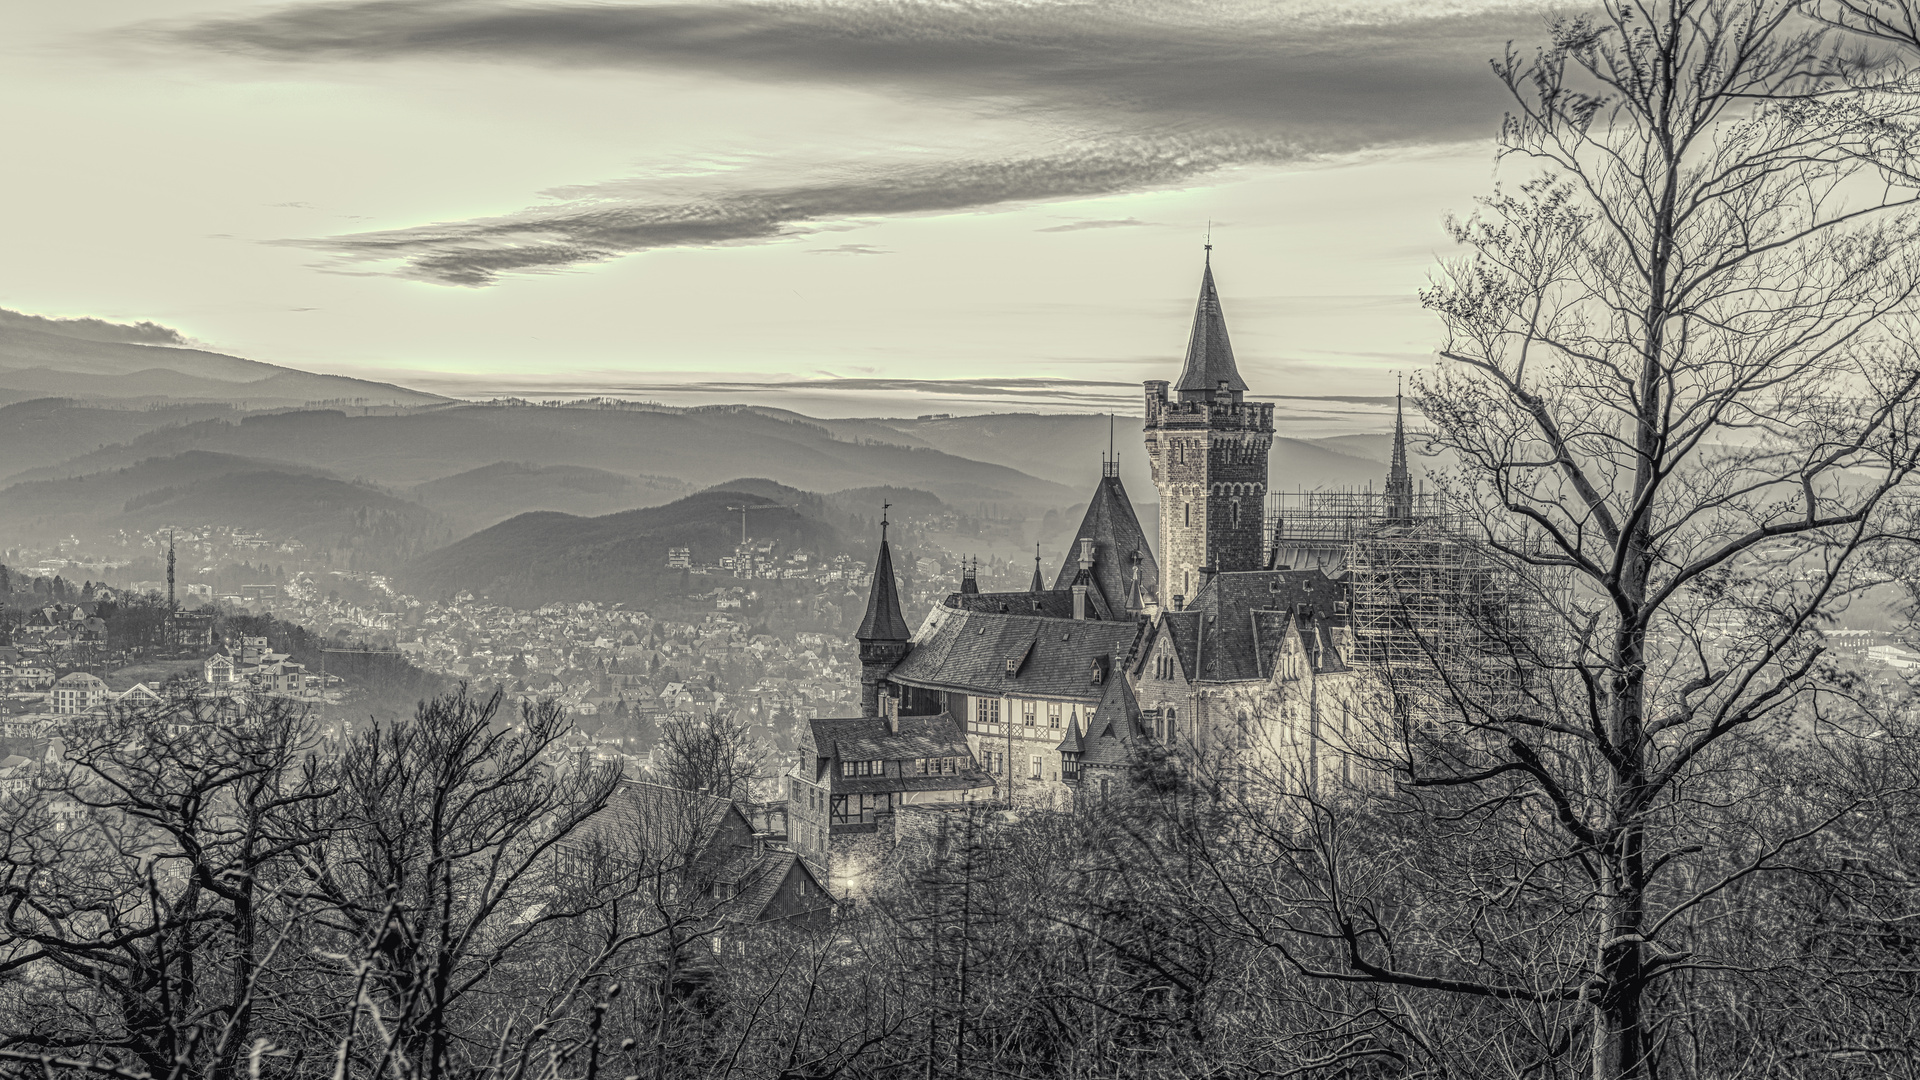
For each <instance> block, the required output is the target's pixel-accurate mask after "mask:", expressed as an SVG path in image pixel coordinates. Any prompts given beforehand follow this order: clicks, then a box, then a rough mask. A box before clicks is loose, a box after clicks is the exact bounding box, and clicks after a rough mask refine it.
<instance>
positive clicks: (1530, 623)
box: [1267, 489, 1551, 719]
mask: <svg viewBox="0 0 1920 1080" xmlns="http://www.w3.org/2000/svg"><path fill="white" fill-rule="evenodd" d="M1267 523H1268V528H1267V536H1268V544H1269V546H1268V565H1270V566H1274V567H1276V568H1277V567H1283V566H1284V567H1291V568H1294V569H1304V568H1308V567H1319V568H1321V569H1322V570H1324V571H1325V572H1327V573H1328V574H1329V575H1332V576H1338V577H1340V578H1342V579H1343V580H1344V581H1345V583H1346V585H1347V590H1348V591H1347V595H1348V601H1347V602H1348V618H1349V625H1350V626H1351V628H1352V633H1353V662H1354V664H1355V666H1357V667H1359V668H1361V669H1362V670H1366V671H1369V672H1372V673H1374V674H1376V675H1378V676H1380V677H1381V678H1382V679H1383V681H1384V683H1385V685H1386V686H1387V687H1388V688H1389V689H1390V690H1391V693H1392V695H1393V699H1394V704H1395V709H1396V711H1397V712H1399V713H1400V714H1401V715H1402V716H1405V717H1409V718H1412V717H1420V718H1423V719H1439V718H1441V717H1442V716H1444V715H1445V714H1447V713H1453V714H1454V715H1457V714H1458V708H1457V705H1456V704H1455V701H1456V697H1457V696H1465V697H1467V698H1468V699H1470V700H1473V701H1475V702H1476V703H1477V704H1479V705H1481V706H1483V707H1491V708H1500V707H1502V706H1503V704H1510V703H1512V702H1513V701H1514V700H1515V699H1516V698H1517V697H1518V696H1519V695H1520V694H1521V693H1522V692H1523V691H1524V689H1525V687H1526V685H1527V682H1528V680H1529V677H1530V675H1529V673H1530V672H1532V671H1534V670H1537V667H1538V663H1537V661H1538V659H1539V657H1538V656H1537V655H1531V654H1532V653H1533V652H1534V651H1535V650H1537V649H1538V648H1540V647H1541V642H1542V640H1543V636H1544V635H1543V633H1542V631H1543V630H1544V629H1545V627H1546V626H1547V624H1548V621H1549V620H1548V619H1547V618H1546V616H1547V615H1548V611H1549V601H1550V596H1551V591H1550V589H1549V588H1548V585H1549V578H1548V575H1546V574H1544V573H1543V572H1542V571H1541V569H1540V568H1539V567H1537V566H1534V565H1532V564H1530V563H1528V562H1527V561H1526V560H1523V559H1518V558H1514V557H1513V556H1512V555H1511V554H1510V553H1509V552H1501V551H1496V550H1494V549H1492V548H1491V547H1490V546H1489V545H1488V544H1487V543H1486V540H1485V532H1484V529H1483V527H1482V526H1481V524H1480V523H1479V522H1478V521H1477V520H1475V519H1473V518H1471V517H1470V516H1469V515H1467V514H1466V513H1464V512H1463V511H1462V509H1461V508H1459V507H1458V506H1455V505H1453V504H1451V503H1450V502H1449V501H1448V500H1446V499H1445V498H1444V497H1442V496H1440V495H1430V494H1425V493H1421V494H1415V495H1412V496H1411V497H1408V496H1405V495H1403V496H1402V497H1401V499H1400V500H1399V501H1398V503H1397V504H1396V503H1395V502H1394V501H1392V500H1391V498H1390V496H1389V495H1388V494H1387V493H1385V492H1378V491H1373V490H1370V489H1334V490H1323V491H1308V492H1299V493H1287V494H1276V495H1274V496H1272V497H1270V498H1269V500H1268V505H1267ZM1521 543H1524V538H1522V540H1521ZM1502 546H1503V547H1506V548H1509V549H1511V550H1524V548H1522V547H1519V546H1518V545H1517V544H1503V545H1502Z"/></svg>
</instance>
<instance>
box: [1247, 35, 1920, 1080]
mask: <svg viewBox="0 0 1920 1080" xmlns="http://www.w3.org/2000/svg"><path fill="white" fill-rule="evenodd" d="M1801 10H1802V5H1800V4H1797V3H1792V2H1786V0H1780V2H1768V0H1667V2H1659V3H1635V2H1625V0H1621V2H1609V3H1606V4H1605V5H1603V7H1602V9H1601V10H1600V11H1599V12H1598V13H1597V14H1595V15H1593V16H1591V17H1582V18H1577V19H1566V20H1562V21H1560V22H1559V23H1557V24H1556V25H1555V26H1554V29H1553V40H1552V44H1551V46H1550V47H1549V48H1547V49H1545V50H1543V51H1541V52H1540V53H1539V54H1538V55H1536V56H1534V57H1531V58H1528V57H1523V56H1521V55H1519V54H1517V53H1512V52H1510V53H1509V55H1508V56H1506V57H1505V58H1504V59H1503V60H1501V61H1499V62H1497V63H1496V65H1495V69H1496V72H1497V73H1498V75H1499V77H1500V78H1501V79H1502V81H1503V82H1504V83H1505V85H1506V87H1507V89H1508V90H1509V91H1510V92H1511V96H1512V100H1513V103H1514V104H1513V111H1512V112H1511V113H1510V115H1509V116H1508V118H1507V120H1506V122H1505V124H1504V126H1503V127H1502V130H1501V137H1500V153H1501V158H1502V161H1503V168H1504V169H1505V170H1507V171H1508V172H1509V173H1510V174H1517V175H1518V179H1519V183H1518V184H1517V186H1516V187H1515V188H1514V189H1511V190H1506V191H1502V192H1500V193H1499V194H1496V195H1494V196H1492V197H1489V198H1487V199H1484V200H1482V206H1481V209H1480V211H1479V212H1478V213H1477V214H1475V215H1474V216H1473V217H1472V218H1470V219H1467V220H1464V221H1458V222H1455V223H1453V226H1452V228H1453V232H1454V236H1455V238H1456V240H1458V241H1459V243H1461V244H1462V245H1464V246H1465V247H1466V248H1467V249H1468V254H1467V255H1466V256H1465V257H1464V258H1462V259H1460V260H1458V261H1456V262H1452V263H1449V264H1447V266H1446V267H1445V268H1444V270H1443V271H1442V273H1441V275H1440V278H1439V280H1438V282H1437V283H1436V284H1435V285H1434V286H1433V287H1432V288H1431V289H1430V290H1429V291H1428V292H1427V293H1426V294H1425V297H1424V299H1425V301H1426V303H1427V305H1428V306H1429V307H1430V308H1431V309H1432V310H1434V311H1435V312H1436V313H1437V314H1438V315H1439V316H1440V318H1441V320H1442V322H1443V323H1444V325H1445V329H1446V335H1447V337H1446V342H1445V345H1444V346H1443V348H1442V350H1441V355H1442V357H1443V358H1444V359H1445V360H1446V361H1447V364H1446V365H1445V366H1443V368H1442V369H1441V373H1440V374H1438V375H1437V376H1435V377H1433V378H1430V379H1427V380H1423V381H1420V382H1418V383H1417V390H1418V397H1419V402H1420V405H1421V408H1422V410H1423V411H1424V412H1425V413H1426V415H1427V416H1428V418H1429V419H1430V421H1431V425H1432V429H1431V432H1430V437H1431V439H1432V441H1433V442H1434V443H1435V444H1437V445H1438V446H1439V447H1441V448H1444V449H1445V450H1447V451H1450V452H1452V454H1453V455H1455V457H1456V458H1457V460H1458V461H1459V462H1460V463H1461V466H1460V469H1459V471H1458V473H1457V474H1456V475H1455V476H1453V477H1452V478H1451V480H1450V483H1449V494H1450V495H1451V496H1453V497H1454V498H1455V499H1457V500H1459V501H1461V502H1462V503H1465V504H1467V505H1471V506H1475V507H1477V508H1479V509H1480V511H1481V512H1482V515H1483V517H1482V520H1483V522H1484V525H1485V528H1484V530H1483V535H1482V536H1481V537H1480V541H1481V543H1483V544H1484V545H1485V546H1486V548H1487V549H1489V550H1491V551H1492V552H1494V553H1495V554H1496V555H1497V556H1498V557H1499V558H1502V559H1505V560H1510V561H1512V562H1514V563H1517V564H1523V565H1526V566H1531V567H1534V568H1537V569H1542V570H1544V571H1548V572H1549V573H1548V575H1547V576H1548V578H1549V579H1552V580H1564V581H1566V582H1567V583H1568V584H1567V587H1566V589H1565V591H1564V592H1558V593H1554V594H1552V595H1544V596H1541V597H1538V598H1537V599H1539V600H1540V601H1541V605H1540V606H1541V608H1542V609H1543V610H1544V611H1546V612H1548V613H1549V614H1547V615H1546V616H1544V617H1543V618H1542V619H1540V620H1537V621H1535V622H1534V623H1532V624H1530V625H1524V626H1506V627H1501V626H1498V625H1493V626H1489V627H1483V629H1485V630H1487V631H1488V634H1487V639H1488V640H1489V641H1491V642H1493V643H1494V644H1493V645H1492V646H1491V650H1492V652H1493V656H1492V657H1491V663H1492V666H1494V667H1496V668H1504V669H1505V670H1506V673H1507V675H1508V676H1509V677H1508V678H1506V679H1503V680H1497V681H1496V682H1497V685H1496V686H1494V687H1492V688H1490V687H1489V685H1488V683H1487V681H1486V680H1485V679H1482V678H1477V677H1476V678H1474V679H1460V678H1452V677H1450V673H1449V672H1446V671H1442V672H1441V673H1440V674H1441V676H1442V682H1443V685H1444V686H1445V687H1446V693H1445V694H1444V695H1443V698H1444V701H1443V702H1442V708H1441V709H1440V711H1439V714H1438V715H1437V716H1435V717H1430V718H1428V719H1429V720H1430V721H1431V722H1430V723H1427V724H1420V725H1413V726H1412V728H1410V727H1409V726H1408V725H1407V724H1406V722H1405V721H1406V720H1407V719H1408V718H1406V717H1391V716H1390V717H1389V719H1390V720H1391V721H1392V722H1394V723H1398V724H1400V725H1401V726H1399V727H1397V728H1394V729H1391V730H1387V731H1383V732H1382V733H1381V736H1382V738H1381V740H1380V744H1381V745H1383V746H1391V747H1395V748H1396V750H1395V752H1394V753H1393V754H1392V755H1391V761H1390V764H1391V765H1392V767H1393V768H1394V770H1395V772H1396V774H1397V777H1398V780H1399V784H1400V788H1399V790H1398V793H1397V794H1395V795H1393V796H1390V797H1388V799H1387V804H1388V805H1391V806H1392V807H1393V809H1394V812H1395V814H1397V815H1398V816H1397V817H1382V816H1380V815H1377V814H1376V815H1373V816H1372V817H1371V819H1370V820H1367V821H1366V825H1367V827H1368V828H1370V829H1374V830H1377V835H1375V836H1374V837H1373V838H1372V844H1373V845H1374V846H1376V847H1378V848H1379V849H1380V850H1379V857H1378V858H1377V859H1375V860H1374V861H1372V862H1369V861H1368V860H1366V859H1363V858H1360V857H1359V851H1358V849H1357V847H1356V845H1355V842H1354V841H1353V839H1352V838H1351V837H1347V838H1345V839H1342V838H1341V836H1340V834H1339V833H1338V832H1337V831H1336V832H1334V833H1328V832H1326V830H1328V829H1331V828H1335V826H1337V825H1340V824H1341V823H1342V821H1343V820H1345V819H1343V818H1341V817H1340V815H1338V814H1336V813H1335V812H1334V809H1335V808H1332V807H1330V806H1327V805H1322V806H1318V807H1312V808H1307V809H1303V810H1300V811H1298V812H1297V813H1295V815H1294V820H1295V821H1296V822H1300V823H1306V824H1295V825H1293V826H1290V827H1289V828H1288V829H1286V830H1284V831H1280V830H1276V832H1275V834H1274V835H1273V837H1272V841H1273V843H1275V844H1276V845H1280V844H1284V847H1285V848H1286V850H1288V851H1289V852H1291V856H1290V858H1292V859H1293V860H1294V867H1293V868H1294V869H1295V870H1296V871H1297V876H1296V877H1294V878H1293V879H1291V881H1292V884H1290V885H1288V886H1287V896H1288V902H1287V903H1285V904H1278V905H1272V906H1269V907H1268V908H1267V909H1266V912H1265V916H1263V917H1264V918H1266V919H1267V920H1268V921H1267V924H1266V925H1265V926H1263V927H1262V929H1263V931H1274V930H1276V929H1284V930H1285V931H1286V932H1287V933H1290V934H1292V935H1293V937H1292V938H1291V939H1287V938H1286V937H1285V935H1283V934H1276V935H1275V936H1273V937H1272V938H1271V939H1270V940H1271V941H1272V942H1273V943H1274V944H1275V945H1276V947H1280V948H1284V949H1287V950H1290V956H1291V957H1292V958H1293V960H1294V962H1295V963H1296V965H1297V966H1298V967H1299V968H1300V970H1302V971H1304V972H1307V973H1309V974H1312V975H1315V976H1319V977H1323V978H1327V979H1336V980H1347V981H1358V982H1362V983H1368V984H1373V985H1378V986H1383V987H1397V988H1399V992H1401V993H1412V994H1424V995H1427V996H1429V997H1431V996H1434V995H1438V996H1441V997H1448V996H1452V997H1460V998H1467V999H1479V1000H1481V1001H1483V1002H1485V1003H1486V1009H1488V1010H1492V1011H1495V1012H1498V1011H1500V1010H1509V1011H1513V1013H1514V1015H1515V1016H1516V1017H1518V1016H1519V1015H1520V1014H1521V1013H1524V1014H1525V1017H1524V1019H1515V1020H1514V1021H1513V1022H1514V1023H1516V1024H1521V1025H1527V1024H1531V1025H1536V1027H1537V1034H1538V1038H1537V1040H1536V1043H1537V1045H1536V1046H1535V1048H1534V1050H1533V1051H1531V1052H1529V1054H1524V1055H1520V1054H1517V1055H1516V1056H1515V1057H1514V1058H1513V1059H1512V1063H1513V1067H1514V1069H1515V1071H1516V1072H1520V1071H1524V1070H1526V1069H1529V1068H1536V1069H1537V1068H1540V1067H1543V1066H1542V1064H1541V1063H1542V1062H1547V1061H1552V1060H1557V1059H1559V1058H1560V1057H1561V1056H1563V1055H1564V1054H1566V1053H1567V1052H1568V1048H1569V1045H1570V1040H1573V1039H1575V1038H1576V1036H1577V1038H1578V1039H1583V1040H1585V1042H1586V1045H1587V1047H1588V1050H1587V1057H1588V1061H1589V1067H1590V1071H1591V1074H1592V1075H1593V1076H1595V1077H1604V1078H1609V1080H1611V1078H1625V1077H1643V1076H1648V1075H1650V1074H1651V1073H1652V1071H1653V1070H1654V1067H1655V1064H1656V1061H1657V1056H1658V1054H1659V1053H1660V1049H1661V1046H1662V1045H1663V1043H1662V1042H1661V1040H1662V1039H1663V1038H1666V1037H1668V1036H1670V1035H1672V1034H1673V1032H1672V1030H1671V1028H1669V1027H1668V1026H1666V1025H1665V1024H1664V1023H1663V1020H1665V1019H1667V1018H1668V1017H1670V1016H1671V1015H1673V1014H1672V1013H1671V1012H1668V1013H1666V1014H1661V1013H1659V1012H1657V1011H1656V1010H1658V1009H1662V1008H1668V1009H1670V1008H1671V1004H1672V1003H1671V1002H1670V1001H1669V1000H1668V999H1666V998H1664V997H1662V991H1661V987H1662V983H1663V980H1667V981H1671V980H1675V979H1678V978H1680V977H1682V976H1683V975H1685V974H1686V973H1689V972H1707V971H1711V970H1714V969H1715V968H1716V967H1718V966H1720V965H1721V964H1723V963H1724V962H1725V958H1724V957H1722V956H1716V955H1715V954H1714V950H1715V949H1716V948H1717V947H1719V943H1720V939H1719V938H1718V937H1717V936H1716V935H1715V934H1714V933H1711V932H1710V929H1711V928H1710V927H1709V926H1708V923H1709V922H1710V921H1711V920H1710V917H1709V916H1710V912H1711V910H1712V909H1713V908H1714V906H1715V905H1717V904H1720V903H1722V902H1723V901H1724V900H1725V899H1726V898H1727V897H1729V896H1730V895H1732V894H1734V893H1735V892H1737V891H1738V890H1740V889H1742V888H1744V887H1745V886H1746V883H1749V882H1754V881H1759V880H1763V879H1766V878H1767V877H1768V876H1769V875H1772V874H1775V873H1780V874H1785V873H1788V872H1816V871H1821V870H1830V869H1832V867H1831V866H1830V865H1828V864H1827V862H1826V861H1825V860H1823V859H1822V858H1821V857H1820V851H1819V848H1818V846H1817V844H1816V841H1817V840H1818V838H1820V837H1823V836H1825V835H1828V834H1829V833H1830V832H1831V830H1832V829H1833V828H1834V827H1835V825H1836V824H1837V823H1838V822H1840V821H1841V820H1843V819H1845V818H1846V817H1847V816H1848V815H1849V814H1851V813H1854V812H1856V811H1858V810H1860V809H1862V808H1863V807H1864V806H1866V805H1868V804H1870V803H1871V802H1872V801H1873V800H1874V799H1876V798H1879V797H1880V796H1881V794H1882V793H1880V792H1871V791H1861V792H1857V793H1856V795H1855V797H1854V798H1851V799H1848V800H1846V801H1843V802H1840V803H1837V804H1834V805H1830V806H1827V807H1825V808H1824V810H1823V811H1822V812H1821V813H1818V814H1802V813H1794V814H1786V813H1777V812H1775V810H1776V807H1775V805H1774V804H1772V803H1771V802H1770V801H1769V798H1768V797H1769V795H1770V793H1769V792H1767V791H1765V790H1764V789H1763V788H1762V786H1760V785H1758V784H1756V783H1755V782H1754V780H1753V775H1754V774H1753V769H1754V768H1755V767H1756V762H1758V761H1759V760H1760V759H1761V757H1763V756H1764V755H1766V754H1767V753H1769V752H1770V750H1771V748H1772V747H1775V746H1777V745H1779V744H1781V743H1782V742H1784V741H1785V740H1787V739H1788V738H1790V737H1791V736H1793V735H1795V734H1800V733H1804V732H1806V731H1807V730H1809V729H1811V728H1815V727H1819V726H1820V725H1821V724H1822V723H1823V721H1824V720H1826V719H1829V717H1827V716H1826V715H1825V714H1824V713H1822V711H1821V710H1820V708H1819V707H1818V706H1820V705H1821V704H1822V699H1820V698H1819V696H1818V693H1819V690H1820V688H1821V679H1820V678H1819V675H1820V667H1819V665H1820V656H1821V646H1820V642H1819V636H1818V633H1817V630H1818V627H1819V625H1820V623H1821V621H1822V620H1823V619H1825V618H1828V617H1831V616H1832V615H1833V614H1834V613H1835V612H1837V611H1838V610H1840V609H1841V608H1842V607H1843V606H1844V605H1845V603H1846V602H1847V600H1848V598H1849V597H1851V596H1854V595H1856V594H1858V593H1859V592H1860V591H1862V590H1864V589H1866V588H1869V587H1871V586H1874V585H1876V584H1880V583H1884V582H1886V581H1888V580H1890V579H1891V577H1892V576H1893V574H1894V572H1895V571H1896V570H1897V569H1898V568H1899V566H1900V565H1901V563H1902V562H1903V560H1905V559H1908V558H1909V557H1910V555H1911V552H1912V550H1913V548H1912V543H1913V540H1912V532H1911V528H1910V522H1911V514H1910V509H1911V497H1910V494H1909V488H1910V486H1911V479H1912V474H1913V471H1914V469H1915V467H1916V464H1920V428H1917V427H1916V421H1920V410H1917V409H1916V404H1917V403H1920V393H1917V387H1920V356H1916V352H1915V349H1914V342H1913V339H1912V337H1911V331H1912V329H1913V322H1912V319H1913V316H1914V313H1915V312H1914V300H1915V293H1916V287H1917V286H1920V266H1917V265H1916V258H1920V247H1916V245H1915V241H1916V240H1920V234H1917V232H1920V230H1917V228H1916V223H1915V219H1914V218H1913V217H1912V216H1911V215H1910V214H1909V213H1908V211H1909V210H1910V209H1912V208H1914V207H1915V205H1916V203H1915V185H1914V182H1913V180H1912V173H1911V171H1910V165H1911V163H1912V160H1913V158H1912V151H1913V149H1914V136H1915V127H1914V124H1913V113H1912V106H1911V101H1910V99H1908V98H1906V97H1903V96H1900V95H1897V94H1895V93H1892V92H1891V89H1892V88H1891V87H1890V86H1889V85H1887V84H1884V83H1882V84H1878V85H1876V84H1874V83H1873V82H1872V81H1871V80H1870V78H1869V76H1870V75H1871V74H1872V73H1870V72H1866V71H1864V70H1863V69H1862V68H1860V67H1859V66H1857V65H1853V64H1850V63H1847V62H1844V61H1843V57H1842V55H1841V53H1840V51H1839V50H1840V45H1839V44H1838V43H1836V42H1834V41H1831V40H1829V39H1827V38H1826V37H1825V36H1823V34H1822V32H1821V31H1820V30H1819V29H1818V28H1817V27H1810V26H1808V25H1807V24H1806V23H1804V22H1803V21H1801V19H1800V13H1801ZM1822 737H1824V738H1828V739H1846V738H1848V737H1849V735H1848V734H1847V732H1846V730H1845V729H1844V728H1841V727H1832V726H1829V727H1827V728H1826V729H1825V730H1823V732H1822ZM1395 866H1398V867H1404V868H1407V872H1406V873H1404V874H1400V875H1398V879H1397V880H1387V879H1385V878H1382V877H1381V874H1382V868H1383V867H1385V868H1392V867H1395ZM1436 874H1437V875H1438V876H1435V875H1436ZM1423 875H1424V876H1423ZM1388 876H1389V877H1391V876H1392V875H1388ZM1422 882H1424V883H1425V884H1422ZM1313 883H1318V884H1317V885H1316V884H1313ZM1289 940H1290V941H1291V944H1288V941H1289ZM1529 1057H1530V1058H1531V1062H1530V1061H1529V1060H1528V1059H1529Z"/></svg>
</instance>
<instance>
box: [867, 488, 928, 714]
mask: <svg viewBox="0 0 1920 1080" xmlns="http://www.w3.org/2000/svg"><path fill="white" fill-rule="evenodd" d="M853 636H854V639H855V640H857V641H858V642H859V643H860V715H861V716H879V715H880V686H881V684H882V683H885V682H886V681H887V676H888V675H890V674H892V672H893V669H894V668H896V667H898V666H899V665H900V661H902V660H904V659H906V657H907V649H908V647H909V639H910V638H911V637H912V636H913V635H912V634H911V633H910V632H909V631H908V630H907V617H906V616H905V615H902V614H901V613H900V585H899V583H898V582H896V581H895V580H894V577H893V552H892V550H891V549H890V548H888V546H887V517H886V511H885V509H884V508H882V510H881V514H880V558H879V559H878V560H877V561H876V562H875V563H874V566H873V588H872V589H871V590H870V591H869V592H868V593H867V615H866V618H864V619H861V620H860V629H859V630H858V631H857V632H855V634H854V635H853Z"/></svg>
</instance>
